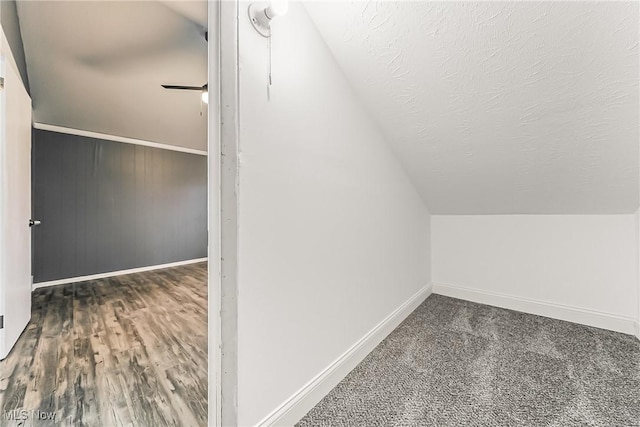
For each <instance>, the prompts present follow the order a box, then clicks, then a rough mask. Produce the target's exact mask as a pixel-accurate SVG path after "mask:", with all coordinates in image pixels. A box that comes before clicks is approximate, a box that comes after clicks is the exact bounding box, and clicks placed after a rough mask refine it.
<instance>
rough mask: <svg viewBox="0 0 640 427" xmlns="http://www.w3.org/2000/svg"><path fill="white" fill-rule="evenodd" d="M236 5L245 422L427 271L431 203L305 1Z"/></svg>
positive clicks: (418, 285)
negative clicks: (259, 21)
mask: <svg viewBox="0 0 640 427" xmlns="http://www.w3.org/2000/svg"><path fill="white" fill-rule="evenodd" d="M246 6H247V3H242V4H241V5H240V13H239V17H240V30H239V32H240V82H239V85H240V148H239V214H238V215H239V217H238V218H239V225H238V229H239V237H238V244H239V253H238V264H239V265H238V277H239V279H238V280H239V284H238V286H239V290H238V292H239V294H238V424H239V425H242V426H248V425H255V424H256V423H258V422H260V421H261V420H263V419H264V418H265V417H266V416H267V415H269V414H270V413H271V412H272V411H274V410H275V409H277V408H278V407H279V406H280V405H282V404H283V403H284V402H285V401H287V399H289V398H290V397H291V396H293V395H294V394H295V393H296V392H297V391H299V390H300V389H301V388H302V387H303V386H304V385H305V384H306V383H307V382H309V381H311V380H312V379H313V378H314V377H315V376H316V375H318V374H320V373H321V372H322V371H323V370H324V369H325V368H327V367H328V366H329V365H330V364H331V363H332V362H333V361H334V360H336V359H337V358H338V357H339V356H341V355H342V354H343V353H345V352H346V351H347V350H348V349H349V348H350V347H351V346H352V345H353V344H355V343H356V342H357V341H358V340H359V339H361V338H362V337H363V336H364V335H365V334H366V333H367V332H369V331H370V330H371V329H372V328H374V327H375V326H376V325H377V324H378V323H379V322H381V321H382V320H383V319H384V318H385V317H386V316H388V315H389V314H390V313H392V312H393V311H394V310H395V309H397V308H398V307H399V306H400V305H402V304H403V303H404V302H405V301H407V300H408V299H409V298H410V297H411V296H413V295H414V294H416V293H417V292H418V291H419V290H421V289H423V288H424V287H425V286H426V285H427V284H428V282H429V274H430V272H429V270H430V268H429V262H430V255H429V213H428V211H427V209H426V208H425V206H424V204H423V202H422V200H421V198H420V197H419V195H418V194H417V193H416V191H415V189H414V187H413V186H412V185H411V183H410V182H409V180H408V178H407V177H406V175H405V173H404V171H403V170H402V168H401V167H400V166H399V164H398V162H397V161H396V160H395V157H394V155H393V154H392V152H391V151H390V150H389V148H388V146H387V144H386V143H385V141H384V139H383V137H382V136H381V134H380V132H379V131H378V129H377V128H376V126H375V125H374V123H373V122H372V121H371V120H370V119H369V117H368V116H367V115H366V114H365V112H364V111H363V110H362V108H361V107H360V103H359V102H358V100H357V99H356V98H355V97H354V94H353V92H352V90H351V88H350V86H349V84H348V83H347V81H346V80H345V78H344V76H343V74H342V72H341V71H340V68H339V67H338V65H337V64H336V63H335V61H334V58H333V57H332V55H331V53H330V52H329V51H328V49H327V47H326V45H325V43H324V41H323V39H322V38H321V37H320V36H319V34H318V33H317V31H316V29H315V27H314V25H313V23H312V22H311V21H310V19H309V17H308V15H307V13H306V11H305V9H304V7H303V6H301V5H300V4H299V3H292V4H290V9H289V12H288V14H287V15H286V16H285V17H283V18H278V20H277V21H275V22H274V23H273V39H272V41H273V86H272V87H271V90H270V92H271V95H270V96H271V99H270V100H269V99H268V98H267V41H266V40H265V39H264V38H262V37H260V36H259V35H258V34H257V33H256V32H254V30H253V29H252V27H251V26H250V23H249V22H248V20H247V19H245V16H246Z"/></svg>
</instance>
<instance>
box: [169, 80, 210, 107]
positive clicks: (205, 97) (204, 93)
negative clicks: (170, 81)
mask: <svg viewBox="0 0 640 427" xmlns="http://www.w3.org/2000/svg"><path fill="white" fill-rule="evenodd" d="M162 87H163V88H165V89H175V90H199V91H200V92H202V95H201V96H202V102H204V103H205V104H208V103H209V84H208V83H206V84H204V85H203V86H181V85H162Z"/></svg>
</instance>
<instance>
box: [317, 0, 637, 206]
mask: <svg viewBox="0 0 640 427" xmlns="http://www.w3.org/2000/svg"><path fill="white" fill-rule="evenodd" d="M638 6H639V3H638V2H568V3H562V2H541V3H534V2H507V3H500V2H480V3H477V2H473V3H470V2H384V1H383V2H371V1H369V2H362V1H353V2H328V3H321V2H317V3H316V2H309V3H306V8H307V10H308V11H309V13H310V15H311V17H312V19H313V20H314V22H315V23H316V26H317V27H318V29H319V31H320V32H321V34H322V35H323V36H324V38H325V39H326V41H327V44H328V45H329V47H330V49H331V50H332V51H333V53H334V56H335V57H336V59H337V61H338V63H339V64H340V65H341V67H342V68H343V70H344V72H345V74H346V75H347V77H348V78H349V79H350V81H351V83H352V85H353V87H354V89H355V91H356V93H357V94H358V95H359V97H360V98H361V100H362V102H363V104H364V106H365V107H366V108H367V109H368V110H369V112H370V113H371V115H372V116H373V117H374V119H376V120H377V122H378V123H379V125H380V127H381V129H382V131H383V133H384V134H385V135H386V137H387V139H388V141H389V142H390V143H391V144H392V146H393V147H394V149H395V151H396V153H397V155H398V157H399V159H400V161H401V162H402V163H403V164H404V166H405V168H406V170H407V172H408V174H409V175H410V177H411V178H412V180H413V181H414V183H415V185H416V186H417V188H418V189H419V191H420V192H421V194H422V196H423V198H424V200H425V202H426V203H427V205H428V207H429V208H430V210H431V212H432V213H436V214H512V213H524V214H600V213H602V214H609V213H631V212H634V211H635V210H636V209H638V198H639V197H638V192H639V188H638V180H639V179H638V176H639V170H638V145H639V116H640V110H639V96H638V92H639V91H638V89H639V88H638V75H639V71H640V70H639V53H638V52H639V46H638V12H639V11H638Z"/></svg>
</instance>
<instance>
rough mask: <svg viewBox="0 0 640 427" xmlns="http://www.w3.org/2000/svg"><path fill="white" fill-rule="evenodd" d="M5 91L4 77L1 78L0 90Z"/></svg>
mask: <svg viewBox="0 0 640 427" xmlns="http://www.w3.org/2000/svg"><path fill="white" fill-rule="evenodd" d="M2 89H4V77H0V90H2Z"/></svg>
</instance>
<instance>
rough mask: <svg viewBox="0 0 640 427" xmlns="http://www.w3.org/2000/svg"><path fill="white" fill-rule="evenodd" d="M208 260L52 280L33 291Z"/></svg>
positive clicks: (34, 286)
mask: <svg viewBox="0 0 640 427" xmlns="http://www.w3.org/2000/svg"><path fill="white" fill-rule="evenodd" d="M207 259H208V258H207V257H205V258H197V259H189V260H186V261H177V262H170V263H168V264H157V265H150V266H147V267H138V268H132V269H129V270H118V271H109V272H106V273H100V274H92V275H90V276H78V277H69V278H67V279H58V280H50V281H48V282H38V283H34V284H33V286H32V289H38V288H46V287H47V286H56V285H65V284H67V283H77V282H86V281H87V280H97V279H104V278H107V277H115V276H123V275H125V274H132V273H142V272H145V271H153V270H160V269H163V268H170V267H178V266H181V265H188V264H196V263H198V262H205V261H207Z"/></svg>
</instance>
